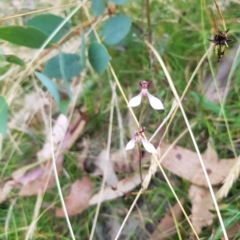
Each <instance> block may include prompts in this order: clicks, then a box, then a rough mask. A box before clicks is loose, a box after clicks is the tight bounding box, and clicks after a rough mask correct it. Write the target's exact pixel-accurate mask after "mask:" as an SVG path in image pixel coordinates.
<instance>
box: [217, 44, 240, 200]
mask: <svg viewBox="0 0 240 240" xmlns="http://www.w3.org/2000/svg"><path fill="white" fill-rule="evenodd" d="M239 54H240V45H239V46H238V50H237V52H236V55H235V57H234V60H233V63H234V62H236V60H237V57H238V56H239ZM235 67H236V66H235ZM235 67H233V65H232V67H231V70H230V73H229V75H228V80H227V86H226V89H225V91H224V94H223V102H222V103H223V104H224V103H225V101H226V95H227V89H228V88H229V86H230V80H231V78H232V75H233V72H234V70H235ZM219 116H220V114H219ZM239 174H240V158H238V160H237V161H236V163H235V164H234V166H233V167H232V168H231V170H230V172H229V174H228V175H227V177H226V178H225V180H224V182H223V186H222V187H221V188H220V189H219V191H218V192H217V195H216V197H217V199H218V200H219V199H221V198H223V197H224V196H225V197H226V196H227V194H228V192H229V190H230V188H231V187H232V185H233V183H234V182H235V181H236V180H237V178H238V176H239Z"/></svg>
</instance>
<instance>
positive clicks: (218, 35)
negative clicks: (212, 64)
mask: <svg viewBox="0 0 240 240" xmlns="http://www.w3.org/2000/svg"><path fill="white" fill-rule="evenodd" d="M214 3H215V6H216V8H217V11H218V14H219V17H220V19H221V21H222V25H223V28H224V32H222V31H220V30H219V28H218V27H217V24H216V20H215V17H214V14H213V12H212V9H210V10H211V15H212V21H213V26H214V30H215V36H214V38H213V39H208V40H209V41H210V42H212V43H214V44H215V47H214V50H215V53H216V55H217V56H218V62H219V61H220V59H221V58H222V57H223V55H224V52H225V48H226V47H228V43H229V42H231V41H232V40H231V39H228V31H229V29H226V25H225V21H224V19H223V16H222V13H221V11H220V8H219V6H218V4H217V1H216V0H214Z"/></svg>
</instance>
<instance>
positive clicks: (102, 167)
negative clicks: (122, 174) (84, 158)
mask: <svg viewBox="0 0 240 240" xmlns="http://www.w3.org/2000/svg"><path fill="white" fill-rule="evenodd" d="M108 158H110V156H108V151H107V150H106V149H104V150H103V151H102V152H101V153H100V154H99V155H98V156H97V157H96V159H95V165H96V167H97V168H96V170H95V174H96V173H97V172H99V173H100V174H101V175H103V174H104V173H106V183H107V184H108V185H114V184H116V183H117V182H118V177H117V175H116V173H115V171H114V169H113V164H112V161H110V160H109V159H108Z"/></svg>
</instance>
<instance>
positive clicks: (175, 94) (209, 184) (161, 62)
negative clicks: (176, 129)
mask: <svg viewBox="0 0 240 240" xmlns="http://www.w3.org/2000/svg"><path fill="white" fill-rule="evenodd" d="M145 42H146V44H147V45H148V47H149V48H151V50H152V51H153V53H154V55H155V57H156V58H157V59H158V61H159V63H160V65H161V67H162V69H163V71H164V73H165V75H166V78H167V80H168V83H169V86H170V88H171V90H172V92H173V94H174V96H175V98H176V100H177V101H178V104H179V107H180V109H181V112H182V115H183V118H184V120H185V123H186V125H187V128H188V130H189V134H190V136H191V138H192V142H193V145H194V147H195V150H196V152H197V155H198V158H199V161H200V164H201V166H202V169H203V172H204V175H205V178H206V181H207V183H208V187H209V190H210V193H211V196H212V200H213V203H214V206H215V209H216V212H217V215H218V219H219V222H220V225H221V227H222V231H223V235H224V237H225V239H226V240H227V239H228V236H227V232H226V229H225V227H224V223H223V220H222V216H221V213H220V210H219V207H218V204H217V201H216V197H215V195H214V192H213V188H212V185H211V182H210V180H209V177H208V174H207V171H206V168H205V165H204V162H203V159H202V156H201V153H200V151H199V148H198V145H197V143H196V140H195V137H194V135H193V132H192V129H191V127H190V124H189V121H188V119H187V116H186V114H185V111H184V109H183V106H182V103H181V101H180V98H179V96H178V93H177V91H176V88H175V86H174V84H173V81H172V78H171V76H170V75H169V72H168V70H167V68H166V66H165V63H164V62H163V60H162V58H161V57H160V55H159V54H158V52H157V51H156V50H155V48H154V47H153V46H152V45H151V44H150V43H148V42H147V41H145Z"/></svg>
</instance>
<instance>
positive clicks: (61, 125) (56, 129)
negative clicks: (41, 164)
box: [37, 114, 69, 160]
mask: <svg viewBox="0 0 240 240" xmlns="http://www.w3.org/2000/svg"><path fill="white" fill-rule="evenodd" d="M68 125H69V122H68V119H67V117H66V116H65V115H63V114H60V115H59V116H58V118H57V119H56V121H55V124H54V126H53V129H52V132H50V133H49V135H48V136H47V140H46V143H45V144H44V146H43V148H42V149H41V151H39V152H38V154H37V155H38V159H40V160H45V159H50V158H51V157H52V144H53V149H54V151H56V150H57V149H58V145H59V144H60V143H61V142H62V141H63V139H64V137H65V136H66V133H67V128H68ZM51 135H52V136H51ZM65 139H66V137H65Z"/></svg>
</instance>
